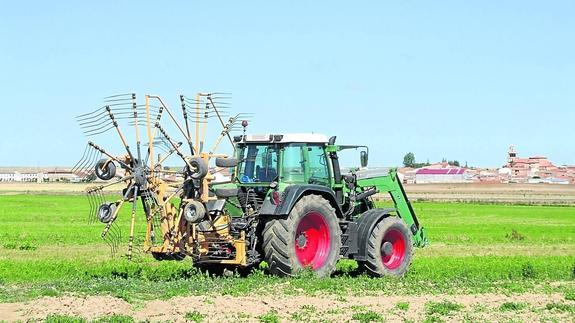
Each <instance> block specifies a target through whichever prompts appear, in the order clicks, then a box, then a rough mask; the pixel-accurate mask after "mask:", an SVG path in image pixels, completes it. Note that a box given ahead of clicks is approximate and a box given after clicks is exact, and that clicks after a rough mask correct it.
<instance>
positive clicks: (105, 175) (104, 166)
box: [94, 158, 116, 181]
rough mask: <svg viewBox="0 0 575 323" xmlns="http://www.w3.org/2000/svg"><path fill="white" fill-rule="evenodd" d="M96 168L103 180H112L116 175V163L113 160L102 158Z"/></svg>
mask: <svg viewBox="0 0 575 323" xmlns="http://www.w3.org/2000/svg"><path fill="white" fill-rule="evenodd" d="M94 168H95V171H96V176H97V177H98V178H99V179H101V180H103V181H107V180H110V179H112V178H114V176H116V165H115V164H114V162H113V161H111V160H108V159H105V158H104V159H100V160H99V161H98V162H97V163H96V166H95V167H94Z"/></svg>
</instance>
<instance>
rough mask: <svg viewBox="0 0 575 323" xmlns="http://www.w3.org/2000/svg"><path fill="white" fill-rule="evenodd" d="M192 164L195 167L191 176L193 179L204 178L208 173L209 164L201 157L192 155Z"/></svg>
mask: <svg viewBox="0 0 575 323" xmlns="http://www.w3.org/2000/svg"><path fill="white" fill-rule="evenodd" d="M190 165H191V166H192V167H194V168H195V172H193V173H192V174H191V175H190V177H191V178H192V179H196V180H198V179H202V178H204V177H205V176H206V175H207V174H208V165H207V164H206V162H205V161H204V160H203V159H202V158H201V157H192V159H191V160H190Z"/></svg>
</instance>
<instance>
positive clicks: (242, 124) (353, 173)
mask: <svg viewBox="0 0 575 323" xmlns="http://www.w3.org/2000/svg"><path fill="white" fill-rule="evenodd" d="M226 98H227V97H226V95H225V94H219V93H198V94H197V95H196V96H195V97H194V98H188V97H185V96H180V102H179V103H180V104H179V105H180V106H181V110H182V113H181V115H182V118H181V119H180V120H179V119H178V118H177V117H176V115H175V114H174V113H173V111H172V110H171V109H170V108H169V107H168V106H167V105H166V104H165V103H164V102H163V101H162V99H161V98H160V97H158V96H151V95H146V96H145V104H138V102H137V100H136V95H135V94H127V95H119V96H113V97H109V98H107V99H106V102H105V105H104V106H103V107H102V108H100V109H97V110H96V111H93V112H91V113H88V114H84V115H81V116H79V117H78V121H79V123H80V126H81V127H82V128H83V130H84V132H85V133H86V134H87V135H89V136H93V135H101V134H103V133H106V132H109V131H111V132H116V133H117V135H118V137H119V138H120V141H121V143H122V146H123V150H124V152H123V153H122V154H121V155H116V154H112V153H111V152H109V151H108V150H106V149H104V148H102V147H100V146H98V145H97V144H95V143H93V142H91V141H90V142H88V145H87V147H86V151H85V152H84V156H83V157H82V159H81V160H80V162H78V164H77V165H76V166H75V167H74V172H76V174H78V175H80V176H82V177H84V178H85V179H87V180H90V181H91V180H95V179H97V180H99V181H100V183H99V184H100V185H96V186H92V187H89V188H88V189H87V191H86V192H87V196H88V197H89V200H90V206H91V209H90V219H91V221H98V220H99V221H100V222H101V223H103V225H104V229H103V232H102V238H104V239H105V240H106V241H107V242H108V243H109V244H110V246H111V247H112V250H113V251H116V250H117V248H118V245H119V244H120V243H121V242H122V239H121V231H122V230H120V227H121V226H120V225H119V224H118V222H119V221H118V219H119V218H120V217H122V216H126V217H128V216H129V221H125V222H126V223H125V225H124V226H125V227H127V226H128V224H129V232H130V234H129V239H128V250H127V257H128V258H131V257H132V254H133V252H134V250H135V249H138V250H143V251H144V252H146V253H150V254H152V255H153V257H154V258H156V259H158V260H182V259H184V258H186V257H189V258H191V259H192V262H193V264H194V265H195V266H198V267H201V268H210V269H214V268H250V267H253V266H256V265H258V264H260V263H261V262H263V261H265V262H267V264H268V269H269V271H270V272H271V273H273V274H277V275H281V276H289V275H292V274H294V273H296V272H297V271H299V270H302V269H305V268H309V269H311V270H313V271H315V272H316V273H317V274H318V275H319V276H329V275H330V274H331V273H332V272H333V271H334V270H335V266H336V262H337V261H338V260H339V259H340V258H342V257H343V258H349V259H354V260H356V261H357V262H358V264H359V266H360V269H362V270H364V271H365V272H366V273H368V274H370V275H373V276H402V275H404V274H405V273H406V271H407V270H408V267H409V265H410V263H411V260H412V256H413V247H424V246H425V245H426V244H427V237H426V234H425V230H424V229H423V227H422V226H421V225H420V223H419V222H418V219H417V216H416V214H415V212H414V210H413V208H412V206H411V204H410V202H409V200H408V198H407V196H406V194H405V191H404V189H403V187H402V184H401V181H400V180H399V178H398V175H397V172H396V170H395V169H393V168H392V169H384V168H376V169H369V168H367V164H368V158H369V154H368V152H369V150H368V148H367V147H366V146H361V145H339V144H337V143H336V137H331V138H328V137H326V136H324V135H320V134H265V135H251V134H246V127H247V126H248V120H247V119H248V117H249V115H246V114H237V115H231V116H230V115H229V114H228V110H227V108H228V106H227V105H226V102H225V99H226ZM164 115H167V116H168V117H167V122H166V118H164V117H163V116H164ZM228 117H229V118H228ZM226 118H228V119H227V120H226ZM209 121H210V123H211V121H215V123H217V124H219V126H220V127H221V129H220V130H221V131H220V132H219V135H218V136H217V138H216V139H215V141H214V144H213V145H212V146H210V147H208V146H207V145H206V142H205V138H206V134H207V131H206V129H207V124H208V122H209ZM121 123H127V124H128V126H129V127H131V128H133V129H134V131H133V137H134V138H133V139H134V140H135V143H136V145H135V147H132V146H130V145H129V144H128V142H129V138H128V136H127V135H126V134H125V133H124V131H123V129H122V128H121ZM194 125H195V129H192V128H193V126H194ZM168 129H174V130H176V131H177V132H178V133H179V137H181V138H183V140H182V141H177V140H176V139H174V138H173V137H171V136H170V135H169V134H168ZM194 132H195V134H194V135H192V134H193V133H194ZM238 132H239V134H238ZM143 138H146V139H145V140H144V143H143V142H142V139H143ZM224 140H225V141H229V142H230V144H231V148H232V149H233V151H234V152H233V155H231V156H227V155H224V154H221V153H218V152H217V150H218V148H219V146H220V144H221V142H222V141H224ZM350 149H352V150H356V151H359V159H360V165H361V167H356V168H352V169H349V170H344V169H342V168H341V167H340V162H339V157H338V153H339V152H341V151H343V150H350ZM157 152H160V153H159V154H158V155H157V156H156V155H155V154H156V153H157ZM174 159H175V160H178V161H179V163H180V165H181V166H180V167H178V168H176V169H173V167H167V166H165V164H166V163H167V161H168V160H174ZM118 185H119V186H121V187H122V188H123V189H122V196H121V197H120V198H119V199H117V200H116V201H113V202H109V201H106V199H107V198H108V197H107V195H106V193H105V192H106V191H105V190H106V189H107V188H108V187H116V186H118ZM378 193H388V194H389V196H390V197H391V200H392V201H393V207H390V208H378V207H376V204H375V202H374V201H373V197H374V196H375V195H376V194H378ZM124 205H131V207H130V208H129V212H127V211H128V210H126V212H122V211H121V210H122V208H123V206H124ZM139 213H142V215H143V217H142V218H143V219H144V222H145V232H142V235H143V239H142V240H141V243H139V242H138V240H137V237H136V231H137V229H136V228H137V227H138V226H136V222H137V221H139V218H140V216H139V215H138V214H139ZM136 245H137V246H138V247H136Z"/></svg>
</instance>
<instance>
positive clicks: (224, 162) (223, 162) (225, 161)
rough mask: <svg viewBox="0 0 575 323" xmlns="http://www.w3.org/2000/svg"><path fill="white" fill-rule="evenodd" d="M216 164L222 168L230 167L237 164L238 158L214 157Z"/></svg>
mask: <svg viewBox="0 0 575 323" xmlns="http://www.w3.org/2000/svg"><path fill="white" fill-rule="evenodd" d="M216 166H218V167H223V168H230V167H236V166H238V160H237V159H236V158H222V157H218V158H216Z"/></svg>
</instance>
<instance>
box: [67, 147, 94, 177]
mask: <svg viewBox="0 0 575 323" xmlns="http://www.w3.org/2000/svg"><path fill="white" fill-rule="evenodd" d="M100 155H101V154H98V151H96V150H95V149H90V151H89V153H88V155H87V156H86V158H85V159H84V160H83V161H82V163H81V164H79V165H78V166H77V168H76V169H75V170H73V171H72V172H73V173H74V174H77V175H78V176H82V177H84V178H86V177H88V176H89V175H90V174H91V172H90V171H89V170H90V167H91V166H92V165H95V162H94V160H95V159H97V158H95V157H96V156H100Z"/></svg>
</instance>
